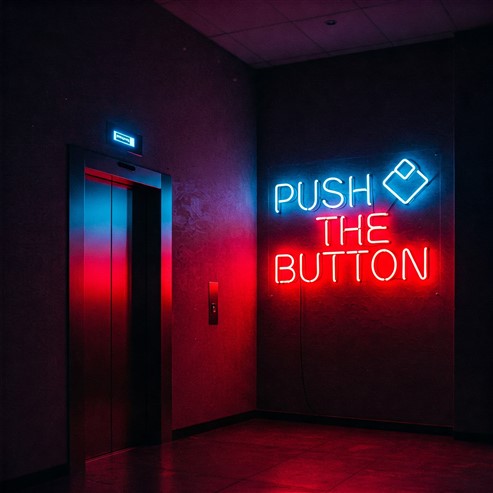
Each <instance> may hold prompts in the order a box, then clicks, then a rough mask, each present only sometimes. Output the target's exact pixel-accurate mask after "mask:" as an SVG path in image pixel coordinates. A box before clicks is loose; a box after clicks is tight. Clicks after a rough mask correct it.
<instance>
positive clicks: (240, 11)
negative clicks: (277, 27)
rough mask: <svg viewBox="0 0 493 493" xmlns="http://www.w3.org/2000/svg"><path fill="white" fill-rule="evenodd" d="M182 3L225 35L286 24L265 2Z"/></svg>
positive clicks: (215, 0)
mask: <svg viewBox="0 0 493 493" xmlns="http://www.w3.org/2000/svg"><path fill="white" fill-rule="evenodd" d="M181 3H182V4H183V5H185V6H187V7H188V8H190V9H192V10H193V11H194V12H196V13H197V14H200V15H201V16H202V17H203V18H204V19H206V20H208V21H209V22H210V23H212V24H214V25H215V26H218V27H219V28H220V29H221V30H222V31H223V32H225V33H231V32H236V31H242V30H244V29H252V28H255V27H263V26H270V25H272V24H278V23H281V22H286V18H285V17H284V16H283V15H282V14H281V13H280V12H278V11H277V10H276V9H275V8H274V7H272V6H271V5H269V4H268V3H266V2H265V1H264V0H249V1H245V0H207V1H205V0H181Z"/></svg>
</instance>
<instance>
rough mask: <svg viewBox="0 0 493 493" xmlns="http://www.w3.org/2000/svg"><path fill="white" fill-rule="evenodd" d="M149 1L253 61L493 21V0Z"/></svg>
mask: <svg viewBox="0 0 493 493" xmlns="http://www.w3.org/2000/svg"><path fill="white" fill-rule="evenodd" d="M154 1H155V2H156V3H158V4H160V5H161V6H162V7H163V8H165V9H166V10H168V11H169V12H171V13H172V14H174V15H175V16H176V17H178V18H180V19H181V20H182V21H184V22H185V23H187V24H188V25H190V26H191V27H193V28H194V29H196V30H197V31H199V32H200V33H202V34H203V35H205V36H206V37H208V38H209V39H211V40H212V41H214V42H215V43H217V44H218V45H219V46H222V47H223V48H224V49H225V50H227V51H229V52H230V53H232V54H233V55H235V56H236V57H238V58H239V59H241V60H243V61H244V62H245V63H247V64H249V65H251V66H252V67H255V68H263V67H269V66H273V65H282V64H287V63H294V62H299V61H304V60H311V59H315V58H324V57H328V56H335V55H342V54H347V53H356V52H361V51H367V50H375V49H381V48H387V47H391V46H399V45H403V44H411V43H420V42H424V41H431V40H435V39H442V38H447V37H451V36H452V35H453V33H454V32H456V31H462V30H465V29H471V28H474V27H479V26H484V25H488V24H493V0H154ZM327 21H331V22H332V23H333V22H334V21H335V24H334V23H333V25H327V24H326V22H327Z"/></svg>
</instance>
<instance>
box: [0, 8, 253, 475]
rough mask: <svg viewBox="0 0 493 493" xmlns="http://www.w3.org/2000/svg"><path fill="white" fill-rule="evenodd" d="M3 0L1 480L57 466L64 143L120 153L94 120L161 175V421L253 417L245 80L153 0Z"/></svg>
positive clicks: (249, 124)
mask: <svg viewBox="0 0 493 493" xmlns="http://www.w3.org/2000/svg"><path fill="white" fill-rule="evenodd" d="M3 4H4V5H3V9H4V11H3V28H4V46H3V48H4V51H3V65H4V66H3V68H2V74H3V78H4V86H3V91H4V92H3V94H2V96H3V98H4V103H3V109H4V139H5V140H4V148H3V155H2V216H3V219H4V223H5V229H4V231H2V247H3V252H4V255H3V256H2V261H3V263H2V267H3V273H4V279H3V282H2V288H3V292H2V298H3V301H5V313H4V324H3V326H2V335H3V340H2V350H3V355H2V356H3V368H2V377H3V379H4V388H3V395H2V410H3V423H2V425H3V426H2V431H3V435H2V446H3V452H4V461H3V468H2V476H1V478H2V479H5V478H13V477H17V476H20V475H24V474H28V473H33V472H37V471H40V470H43V469H47V468H50V467H53V466H57V465H60V464H64V463H66V461H67V452H66V450H67V431H66V430H67V428H66V426H67V403H66V399H67V393H66V372H67V355H66V347H67V346H66V345H67V339H66V336H67V318H66V317H67V238H68V236H67V234H68V232H67V144H77V145H79V146H82V147H86V148H88V149H91V150H94V151H98V152H103V153H107V154H109V155H114V156H116V157H119V156H121V157H125V155H123V154H119V152H118V151H115V150H114V149H113V148H111V147H108V146H107V145H106V144H105V142H104V139H105V123H106V120H110V121H117V122H120V123H124V124H128V125H130V126H132V127H135V128H136V130H138V131H139V132H140V133H142V134H143V135H144V157H143V158H140V159H139V158H136V157H133V158H128V156H126V157H127V159H131V160H133V161H135V162H136V164H140V165H142V166H147V167H149V168H153V169H156V170H158V171H161V172H165V173H168V174H170V175H171V176H172V179H173V193H174V202H173V220H174V227H173V263H174V270H173V289H174V300H173V302H174V308H173V385H174V393H173V427H174V428H180V427H183V426H188V425H192V424H197V423H200V422H203V421H208V420H212V419H216V418H220V417H224V416H228V415H231V414H235V413H240V412H245V411H249V410H251V409H253V408H254V406H255V342H256V341H255V325H256V282H255V279H256V272H255V261H256V225H255V220H256V208H255V207H256V206H255V195H256V187H255V176H256V170H255V167H256V163H255V159H256V155H255V152H256V143H255V118H254V105H253V94H252V81H251V78H250V73H249V71H248V70H247V69H246V68H245V66H244V65H243V64H241V63H240V62H238V61H236V60H235V59H234V58H232V57H231V56H229V55H227V54H226V53H224V52H223V51H222V50H221V49H219V48H217V47H215V46H214V45H212V44H211V43H209V42H208V41H206V40H205V39H204V38H203V37H201V36H200V35H198V34H197V33H196V32H194V31H193V30H191V29H189V28H187V27H185V26H184V25H183V24H181V23H180V22H179V21H177V20H176V19H174V18H173V17H172V16H171V15H169V14H168V13H167V12H166V11H164V10H163V9H162V8H160V7H159V6H158V5H156V4H154V3H153V2H152V1H150V0H141V1H139V0H133V1H124V2H121V1H104V2H84V1H69V2H67V1H62V0H60V1H55V0H54V1H47V2H37V1H34V0H33V1H23V0H20V1H19V0H15V1H13V0H12V1H6V2H3ZM208 281H218V282H219V295H220V310H221V312H220V324H219V325H218V326H209V325H208V323H207V313H208V312H207V286H208V284H207V283H208Z"/></svg>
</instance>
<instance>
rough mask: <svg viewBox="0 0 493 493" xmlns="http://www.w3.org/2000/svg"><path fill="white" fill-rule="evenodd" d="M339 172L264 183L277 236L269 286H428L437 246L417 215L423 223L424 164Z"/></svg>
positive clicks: (427, 178)
mask: <svg viewBox="0 0 493 493" xmlns="http://www.w3.org/2000/svg"><path fill="white" fill-rule="evenodd" d="M320 169H323V168H319V170H320ZM341 169H342V170H343V169H344V168H343V167H342V168H341V166H339V167H338V168H337V172H334V173H326V174H325V173H324V174H322V173H319V174H318V177H315V178H311V179H302V180H300V179H296V180H280V181H277V182H274V183H272V185H271V186H272V188H271V193H270V194H269V195H270V197H271V207H272V209H273V212H274V215H273V217H272V219H273V221H274V222H275V227H276V229H277V231H278V232H279V233H280V234H281V236H282V239H280V240H279V241H278V243H279V246H278V247H274V249H273V250H271V259H270V262H269V265H270V269H272V270H271V273H273V279H274V282H275V283H276V284H279V285H283V284H291V283H323V284H328V285H336V284H341V283H347V282H353V283H365V282H373V283H375V282H376V283H377V284H378V283H381V284H387V283H390V282H394V281H401V282H406V283H412V284H416V283H418V284H420V283H425V282H426V281H428V280H429V279H430V277H431V276H432V275H433V273H434V272H435V269H436V266H437V265H438V252H437V249H438V245H436V244H434V243H433V239H432V238H431V237H429V238H427V234H426V231H423V229H424V228H423V225H422V224H420V223H419V221H418V220H417V218H419V217H421V218H423V217H424V218H425V222H426V223H427V224H428V223H429V222H430V221H429V218H428V214H427V211H426V210H425V209H424V208H425V207H426V205H427V204H428V205H429V204H430V202H431V201H432V200H433V198H431V196H433V193H432V192H430V190H431V189H430V184H431V182H432V178H431V167H430V166H429V165H427V163H426V162H425V163H422V162H419V163H418V162H417V161H415V160H413V159H411V158H409V157H405V158H400V159H397V160H395V161H394V162H393V163H392V162H391V163H390V164H385V165H379V166H377V169H376V170H374V171H373V170H371V169H366V170H365V169H364V167H363V166H358V167H357V170H358V172H354V166H353V172H352V173H351V172H348V173H347V174H344V173H343V172H341ZM312 175H313V173H312ZM427 194H428V197H427ZM310 225H311V226H310ZM290 229H291V232H289V230H290ZM413 231H417V232H418V234H413ZM298 232H299V233H298ZM281 236H279V238H281ZM276 242H277V241H276Z"/></svg>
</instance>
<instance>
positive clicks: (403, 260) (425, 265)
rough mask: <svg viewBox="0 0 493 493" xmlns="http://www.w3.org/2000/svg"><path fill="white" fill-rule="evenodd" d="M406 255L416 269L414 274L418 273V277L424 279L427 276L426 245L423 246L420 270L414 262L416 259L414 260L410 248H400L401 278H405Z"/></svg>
mask: <svg viewBox="0 0 493 493" xmlns="http://www.w3.org/2000/svg"><path fill="white" fill-rule="evenodd" d="M406 255H407V256H408V257H409V259H410V260H411V263H412V264H413V267H414V270H415V271H416V274H418V276H419V278H420V279H421V280H422V281H424V280H425V279H427V278H428V247H424V248H423V270H422V271H421V272H420V270H419V268H418V265H417V264H416V261H415V260H414V257H413V255H412V253H411V250H409V248H404V250H402V279H404V280H406V279H407V277H406Z"/></svg>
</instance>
